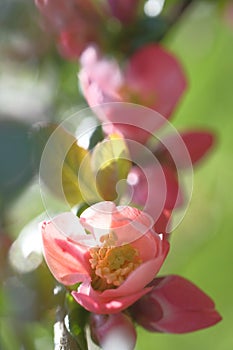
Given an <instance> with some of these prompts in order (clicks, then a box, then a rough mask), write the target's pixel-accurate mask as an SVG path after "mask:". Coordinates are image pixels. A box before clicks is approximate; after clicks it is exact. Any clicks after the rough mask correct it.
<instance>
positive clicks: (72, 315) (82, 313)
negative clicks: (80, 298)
mask: <svg viewBox="0 0 233 350" xmlns="http://www.w3.org/2000/svg"><path fill="white" fill-rule="evenodd" d="M66 308H67V311H68V315H67V316H68V330H69V331H70V333H71V334H72V336H73V337H74V339H75V340H76V342H77V344H78V345H79V347H80V349H81V350H88V346H87V339H86V332H85V326H86V323H87V320H88V316H89V312H87V311H86V310H85V309H84V308H82V307H81V306H80V305H79V304H78V303H77V302H76V301H75V300H74V298H73V297H72V295H71V294H67V295H66Z"/></svg>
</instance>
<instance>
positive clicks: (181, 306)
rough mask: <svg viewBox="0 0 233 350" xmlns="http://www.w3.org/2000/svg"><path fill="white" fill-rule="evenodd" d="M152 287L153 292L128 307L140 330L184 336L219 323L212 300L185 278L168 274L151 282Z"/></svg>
mask: <svg viewBox="0 0 233 350" xmlns="http://www.w3.org/2000/svg"><path fill="white" fill-rule="evenodd" d="M153 285H154V287H153V290H152V291H151V292H150V293H149V294H148V295H146V296H145V297H144V298H142V299H141V300H139V301H138V302H137V303H135V305H133V307H132V314H133V316H134V318H135V319H136V321H137V322H138V323H139V324H141V325H142V326H143V327H144V328H146V329H148V330H150V331H161V332H166V333H187V332H192V331H196V330H198V329H202V328H206V327H210V326H212V325H214V324H215V323H217V322H219V321H220V320H221V316H220V315H219V313H218V312H217V311H216V310H215V308H214V307H215V305H214V302H213V301H212V299H211V298H210V297H209V296H207V295H206V294H205V293H204V292H203V291H201V290H200V289H199V288H198V287H196V286H195V285H194V284H193V283H191V282H189V281H188V280H186V279H185V278H182V277H179V276H176V275H171V276H167V277H163V278H158V279H155V280H154V282H153V283H151V284H150V286H153ZM143 310H144V311H143Z"/></svg>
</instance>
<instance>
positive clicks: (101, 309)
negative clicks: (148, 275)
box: [72, 284, 151, 314]
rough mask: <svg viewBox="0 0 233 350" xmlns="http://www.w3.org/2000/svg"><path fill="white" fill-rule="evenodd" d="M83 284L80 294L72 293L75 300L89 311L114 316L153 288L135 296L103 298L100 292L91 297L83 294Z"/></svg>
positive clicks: (139, 292) (143, 290)
mask: <svg viewBox="0 0 233 350" xmlns="http://www.w3.org/2000/svg"><path fill="white" fill-rule="evenodd" d="M82 287H83V284H82V285H81V286H80V287H79V291H78V292H72V295H73V297H74V299H75V300H76V301H77V302H78V303H79V304H80V305H82V306H83V307H84V308H85V309H87V310H88V311H91V312H94V313H97V314H114V313H118V312H120V311H122V310H124V309H126V308H127V307H129V306H130V305H132V304H133V303H134V302H135V301H136V300H138V299H139V298H141V297H142V296H143V295H145V294H146V293H148V292H149V291H150V290H151V288H144V289H142V290H140V291H138V292H136V293H134V294H129V295H128V294H127V295H124V296H118V297H116V298H106V299H105V298H103V297H100V296H99V295H98V292H95V291H94V292H95V293H91V295H88V294H83V293H82Z"/></svg>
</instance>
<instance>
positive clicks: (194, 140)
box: [181, 130, 214, 164]
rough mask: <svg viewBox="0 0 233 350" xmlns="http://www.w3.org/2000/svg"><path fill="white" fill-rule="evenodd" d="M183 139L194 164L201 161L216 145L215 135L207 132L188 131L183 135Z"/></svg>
mask: <svg viewBox="0 0 233 350" xmlns="http://www.w3.org/2000/svg"><path fill="white" fill-rule="evenodd" d="M181 137H182V139H183V141H184V143H185V146H186V147H187V149H188V151H189V154H190V157H191V160H192V163H193V164H196V163H197V162H198V161H199V160H201V159H202V158H203V157H204V156H205V155H206V154H207V152H208V151H209V150H210V149H211V147H212V146H213V144H214V135H213V134H212V133H210V132H207V131H201V130H200V131H191V130H190V131H187V132H184V133H181Z"/></svg>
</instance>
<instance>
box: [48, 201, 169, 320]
mask: <svg viewBox="0 0 233 350" xmlns="http://www.w3.org/2000/svg"><path fill="white" fill-rule="evenodd" d="M153 225H154V223H153V220H152V219H151V217H150V216H149V215H147V214H145V213H143V212H141V211H140V210H138V209H136V208H132V207H128V206H119V207H116V206H115V204H114V203H112V202H101V203H97V204H95V205H93V206H91V207H90V208H88V209H86V210H85V211H84V212H83V213H82V215H81V217H80V220H79V219H78V218H77V217H75V216H74V215H73V214H72V213H64V214H60V215H58V216H57V217H56V218H54V219H53V220H52V221H50V222H48V223H46V222H45V223H44V224H43V226H42V237H43V245H44V254H45V259H46V261H47V264H48V266H49V268H50V270H51V272H52V273H53V275H54V276H55V278H56V279H57V280H58V281H59V282H61V283H63V284H65V285H73V284H75V283H79V282H81V284H80V286H79V287H78V290H77V291H73V292H72V295H73V297H74V299H75V300H76V301H77V302H78V303H79V304H81V305H82V306H83V307H84V308H86V309H87V310H89V311H91V312H94V313H98V314H111V313H117V312H119V311H121V310H123V309H125V308H127V307H128V306H129V305H131V304H133V303H134V302H135V301H136V300H138V299H139V298H140V297H141V296H143V295H144V294H146V293H148V292H149V291H150V290H151V287H146V286H147V285H148V283H150V282H151V281H152V280H153V278H154V277H155V275H156V274H157V273H158V271H159V269H160V267H161V266H162V264H163V261H164V259H165V257H166V255H167V252H168V249H169V244H168V242H167V241H166V240H165V239H162V238H161V236H159V235H158V234H157V233H155V231H154V230H153ZM85 230H86V231H85ZM86 232H88V234H87V233H86Z"/></svg>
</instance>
